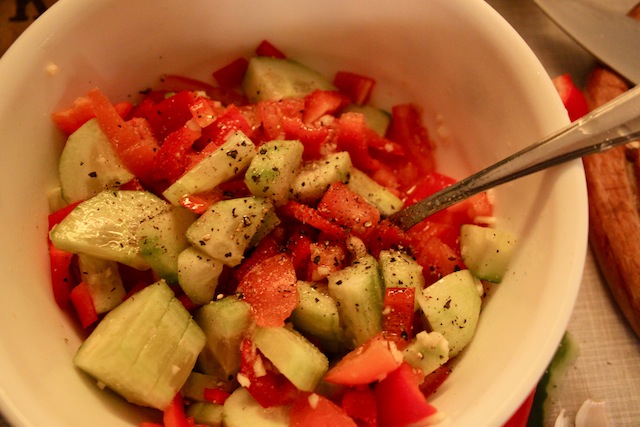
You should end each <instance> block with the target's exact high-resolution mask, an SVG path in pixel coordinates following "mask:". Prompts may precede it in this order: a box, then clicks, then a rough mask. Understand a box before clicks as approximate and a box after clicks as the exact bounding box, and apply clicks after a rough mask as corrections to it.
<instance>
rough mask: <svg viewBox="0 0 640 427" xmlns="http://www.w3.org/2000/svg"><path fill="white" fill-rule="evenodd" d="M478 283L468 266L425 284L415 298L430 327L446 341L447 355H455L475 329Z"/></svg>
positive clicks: (477, 312)
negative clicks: (465, 268) (466, 268)
mask: <svg viewBox="0 0 640 427" xmlns="http://www.w3.org/2000/svg"><path fill="white" fill-rule="evenodd" d="M481 290H482V283H481V282H480V280H479V279H478V278H476V277H474V276H473V275H472V274H471V272H470V271H469V270H460V271H457V272H455V273H451V274H448V275H446V276H444V277H443V278H442V279H440V280H438V281H437V282H435V283H434V284H432V285H430V286H428V287H426V288H425V289H424V290H423V291H422V293H421V294H420V296H419V298H418V302H419V304H420V308H421V309H422V312H423V314H424V316H425V318H426V321H427V323H428V324H429V326H430V328H431V330H433V331H436V332H439V333H441V334H442V335H443V336H444V337H445V338H446V340H447V341H448V342H449V357H454V356H455V355H457V354H458V353H459V352H460V351H461V350H462V349H463V348H464V347H465V346H466V345H467V344H468V343H469V342H470V341H471V338H472V337H473V334H474V333H475V330H476V326H477V324H478V319H479V317H480V308H481V306H482V298H481V296H480V295H481Z"/></svg>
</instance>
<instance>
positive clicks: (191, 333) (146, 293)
mask: <svg viewBox="0 0 640 427" xmlns="http://www.w3.org/2000/svg"><path fill="white" fill-rule="evenodd" d="M204 344H205V336H204V334H203V333H202V330H201V329H200V328H199V327H198V325H197V324H196V323H195V322H194V321H193V320H192V319H191V315H190V314H189V312H188V311H187V310H186V309H185V308H184V306H183V305H182V303H181V302H180V301H179V300H178V299H176V298H175V296H174V294H173V292H172V291H171V289H170V288H169V287H168V286H167V284H166V283H165V282H164V281H160V282H157V283H155V284H153V285H149V286H148V287H146V288H144V289H143V290H142V291H140V292H138V293H136V294H134V295H133V296H131V297H130V298H128V299H127V300H125V301H124V302H123V303H122V304H120V305H119V306H118V307H116V308H114V309H113V310H112V311H110V312H109V313H107V315H106V316H105V317H104V319H103V320H102V321H101V322H100V323H99V324H98V326H97V327H96V329H95V330H94V331H93V332H92V333H91V335H89V337H88V338H87V340H86V341H85V342H84V343H83V344H82V345H81V347H80V348H79V349H78V352H77V353H76V355H75V358H74V363H75V364H76V366H77V367H78V368H80V369H81V370H83V371H85V372H86V373H88V374H89V375H91V376H93V377H94V378H95V379H96V380H98V382H99V383H100V384H103V385H105V386H106V387H109V388H110V389H112V390H114V391H115V392H117V393H118V394H120V395H121V396H122V397H124V398H125V399H127V400H128V401H130V402H132V403H135V404H138V405H142V406H150V407H153V408H157V409H160V410H164V409H166V408H167V407H168V406H169V405H170V404H171V401H172V400H173V398H174V396H175V395H176V393H177V392H178V391H179V390H180V388H181V387H182V385H183V384H184V383H185V381H186V379H187V377H188V376H189V373H190V372H191V370H192V369H193V367H194V365H195V363H196V358H197V356H198V354H199V353H200V351H201V350H202V348H203V347H204Z"/></svg>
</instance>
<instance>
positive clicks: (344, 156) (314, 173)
mask: <svg viewBox="0 0 640 427" xmlns="http://www.w3.org/2000/svg"><path fill="white" fill-rule="evenodd" d="M351 167H352V164H351V157H350V156H349V153H348V152H346V151H341V152H339V153H335V154H332V155H330V156H327V157H326V158H324V159H320V160H314V161H311V162H307V163H305V164H304V165H303V166H302V168H301V169H300V172H298V175H296V177H295V178H294V180H293V183H292V184H291V187H292V188H291V189H292V192H293V197H294V198H295V199H297V200H300V201H302V202H312V201H317V200H320V199H321V198H322V195H323V194H324V193H325V192H326V191H327V189H328V188H329V186H330V185H331V184H333V183H334V182H338V181H340V182H346V181H347V180H348V179H349V171H351Z"/></svg>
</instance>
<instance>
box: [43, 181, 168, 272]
mask: <svg viewBox="0 0 640 427" xmlns="http://www.w3.org/2000/svg"><path fill="white" fill-rule="evenodd" d="M170 209H171V205H169V204H168V203H167V202H165V201H164V200H162V199H160V198H159V197H157V196H155V195H153V194H151V193H149V192H146V191H122V190H116V191H103V192H102V193H98V194H97V195H96V196H94V197H92V198H90V199H89V200H86V201H84V202H82V203H80V204H79V205H78V206H76V207H75V208H74V209H73V210H72V211H71V212H70V213H69V215H67V217H66V218H65V219H63V220H62V221H61V222H60V223H59V224H58V225H56V226H55V227H54V228H53V229H52V230H51V233H50V237H51V241H52V242H53V244H54V245H55V247H56V248H58V249H61V250H64V251H67V252H72V253H85V254H89V255H93V256H95V257H97V258H104V259H108V260H112V261H116V262H120V263H122V264H126V265H128V266H131V267H134V268H137V269H139V270H145V269H148V268H149V264H148V263H147V261H146V260H145V259H144V257H143V256H142V254H141V253H140V245H139V240H140V239H139V231H140V228H141V226H142V225H143V224H144V223H145V222H147V221H149V220H150V219H152V218H154V217H155V216H158V215H160V214H162V213H164V212H167V211H168V210H170Z"/></svg>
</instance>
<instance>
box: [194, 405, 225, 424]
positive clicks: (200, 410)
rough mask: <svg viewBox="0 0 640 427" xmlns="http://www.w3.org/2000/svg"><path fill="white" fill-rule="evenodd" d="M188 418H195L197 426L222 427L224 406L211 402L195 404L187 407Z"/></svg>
mask: <svg viewBox="0 0 640 427" xmlns="http://www.w3.org/2000/svg"><path fill="white" fill-rule="evenodd" d="M186 412H187V416H188V417H193V420H194V421H195V423H196V424H200V425H202V424H204V425H207V426H209V427H221V426H222V405H217V404H215V403H211V402H195V403H192V404H191V405H189V406H187V411H186Z"/></svg>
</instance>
